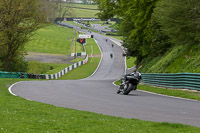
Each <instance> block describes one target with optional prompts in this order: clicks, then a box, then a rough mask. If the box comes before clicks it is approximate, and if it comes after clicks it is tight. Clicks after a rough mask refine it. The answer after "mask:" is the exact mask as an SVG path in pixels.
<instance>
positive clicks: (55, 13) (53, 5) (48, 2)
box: [39, 0, 74, 22]
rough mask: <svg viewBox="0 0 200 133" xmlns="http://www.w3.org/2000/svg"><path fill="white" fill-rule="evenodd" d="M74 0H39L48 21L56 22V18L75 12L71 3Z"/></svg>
mask: <svg viewBox="0 0 200 133" xmlns="http://www.w3.org/2000/svg"><path fill="white" fill-rule="evenodd" d="M73 1H74V0H66V1H64V0H39V2H40V8H41V10H42V12H44V13H45V14H46V20H47V22H54V21H55V19H56V18H63V19H64V17H66V16H70V15H72V14H73V8H71V6H70V3H72V2H73Z"/></svg>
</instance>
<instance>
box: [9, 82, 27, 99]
mask: <svg viewBox="0 0 200 133" xmlns="http://www.w3.org/2000/svg"><path fill="white" fill-rule="evenodd" d="M21 82H24V81H20V82H16V83H14V84H12V85H11V86H10V87H9V88H8V91H9V92H10V94H12V95H13V96H17V95H16V94H15V93H13V92H12V87H13V86H15V85H17V84H19V83H21Z"/></svg>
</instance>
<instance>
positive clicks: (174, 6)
mask: <svg viewBox="0 0 200 133" xmlns="http://www.w3.org/2000/svg"><path fill="white" fill-rule="evenodd" d="M111 3H112V4H114V6H112V4H111ZM99 9H100V11H101V12H100V13H99V16H100V17H103V18H107V17H113V16H118V17H119V18H120V19H122V21H121V23H120V31H121V33H122V35H123V38H124V46H125V47H126V48H128V54H129V55H130V56H134V57H137V62H136V63H137V66H140V65H141V64H148V67H151V66H152V65H155V66H154V67H151V69H148V68H147V67H146V66H144V65H143V67H142V69H143V70H145V72H147V71H148V72H172V71H174V70H176V71H177V69H180V71H187V70H188V71H190V72H191V71H192V70H191V69H190V68H189V67H186V68H187V70H186V69H182V67H180V66H179V67H177V68H175V66H174V65H171V64H172V63H173V62H174V63H173V64H177V65H178V62H179V63H182V64H185V61H186V62H187V63H189V64H190V63H191V64H190V65H189V66H190V67H191V68H193V70H194V71H195V72H198V71H199V70H198V69H197V68H198V66H199V64H198V63H196V62H197V61H198V62H199V60H196V59H198V56H195V55H193V56H194V57H196V59H194V58H193V57H192V58H190V59H187V60H186V59H185V56H186V55H185V54H184V53H183V52H188V51H187V50H186V49H184V48H188V49H189V50H193V48H191V47H192V46H196V48H197V49H198V47H199V42H200V38H199V36H200V35H199V30H200V21H199V19H200V1H199V0H131V1H129V0H123V1H122V0H103V1H99ZM108 11H109V12H108ZM179 46H180V47H179ZM190 46H191V47H190ZM189 53H190V52H189ZM160 59H163V61H159V60H160ZM192 59H193V60H192ZM148 60H151V61H150V62H148ZM178 60H179V61H178ZM195 61H196V62H195ZM147 62H148V63H147ZM175 62H176V63H175ZM162 67H163V68H162ZM168 67H169V68H168ZM173 69H174V70H173Z"/></svg>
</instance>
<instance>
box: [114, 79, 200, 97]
mask: <svg viewBox="0 0 200 133" xmlns="http://www.w3.org/2000/svg"><path fill="white" fill-rule="evenodd" d="M115 84H116V85H120V80H118V81H116V82H115ZM138 89H139V90H145V91H149V92H154V93H157V94H163V95H167V96H175V97H181V98H187V99H193V100H200V92H193V91H184V90H178V89H167V88H158V87H153V86H148V85H142V84H139V85H138Z"/></svg>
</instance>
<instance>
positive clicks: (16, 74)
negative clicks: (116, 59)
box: [0, 55, 88, 79]
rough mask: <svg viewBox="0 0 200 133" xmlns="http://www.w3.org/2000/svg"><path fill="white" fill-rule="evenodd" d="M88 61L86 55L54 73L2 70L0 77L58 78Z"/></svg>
mask: <svg viewBox="0 0 200 133" xmlns="http://www.w3.org/2000/svg"><path fill="white" fill-rule="evenodd" d="M87 62H88V55H86V58H85V60H83V61H79V62H78V63H74V64H73V65H71V66H69V67H67V68H65V69H63V70H62V71H60V72H58V73H56V74H32V73H21V72H2V71H0V78H29V79H58V78H60V77H61V76H63V75H64V74H66V73H67V72H69V71H71V70H73V69H75V68H77V67H79V66H81V65H84V64H86V63H87Z"/></svg>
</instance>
